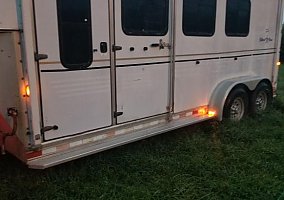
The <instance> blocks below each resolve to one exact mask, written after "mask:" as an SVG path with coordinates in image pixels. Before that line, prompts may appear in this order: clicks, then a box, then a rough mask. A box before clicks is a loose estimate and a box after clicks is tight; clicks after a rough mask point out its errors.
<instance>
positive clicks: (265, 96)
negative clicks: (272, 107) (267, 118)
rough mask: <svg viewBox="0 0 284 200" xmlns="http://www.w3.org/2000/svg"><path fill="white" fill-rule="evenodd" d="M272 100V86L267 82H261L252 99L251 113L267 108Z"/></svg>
mask: <svg viewBox="0 0 284 200" xmlns="http://www.w3.org/2000/svg"><path fill="white" fill-rule="evenodd" d="M271 101H272V91H271V87H270V86H269V85H268V84H267V83H264V82H262V83H260V84H259V85H258V86H257V87H256V89H255V90H254V91H253V93H252V95H251V100H250V107H251V113H252V114H257V113H261V112H263V111H265V110H266V108H267V107H268V105H269V104H270V103H271Z"/></svg>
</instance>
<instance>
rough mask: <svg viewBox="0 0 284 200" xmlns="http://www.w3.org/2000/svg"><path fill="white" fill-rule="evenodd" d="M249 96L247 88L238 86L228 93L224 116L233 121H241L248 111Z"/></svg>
mask: <svg viewBox="0 0 284 200" xmlns="http://www.w3.org/2000/svg"><path fill="white" fill-rule="evenodd" d="M248 105H249V97H248V93H247V92H246V90H244V89H243V88H236V89H234V90H233V91H231V92H230V94H229V95H228V97H227V99H226V102H225V105H224V110H223V116H224V118H227V119H229V120H231V121H240V120H241V119H243V117H244V116H246V115H247V113H248Z"/></svg>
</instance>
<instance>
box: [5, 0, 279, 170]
mask: <svg viewBox="0 0 284 200" xmlns="http://www.w3.org/2000/svg"><path fill="white" fill-rule="evenodd" d="M282 10H283V0H269V1H268V0H72V1H71V0H0V145H1V150H2V153H3V154H4V153H5V152H6V151H7V152H9V153H10V154H12V155H14V156H16V157H17V158H18V159H20V160H21V161H23V162H24V163H26V164H27V165H28V166H29V167H30V168H33V169H44V168H48V167H51V166H54V165H57V164H61V163H64V162H67V161H71V160H74V159H77V158H80V157H84V156H87V155H91V154H94V153H97V152H101V151H103V150H107V149H110V148H113V147H117V146H120V145H124V144H127V143H130V142H134V141H138V140H141V139H144V138H147V137H150V136H154V135H157V134H161V133H164V132H168V131H171V130H174V129H178V128H181V127H185V126H188V125H191V124H195V123H198V122H202V121H205V120H209V119H213V118H214V119H216V120H222V119H223V118H228V119H230V120H233V121H239V120H241V119H242V118H243V117H244V116H245V115H246V114H249V113H257V112H261V111H263V110H265V109H266V108H267V105H268V104H269V103H270V101H271V100H272V99H273V97H275V96H276V89H277V78H278V77H277V76H278V69H279V66H280V62H279V52H280V43H281V42H280V40H281V28H282V18H283V15H282Z"/></svg>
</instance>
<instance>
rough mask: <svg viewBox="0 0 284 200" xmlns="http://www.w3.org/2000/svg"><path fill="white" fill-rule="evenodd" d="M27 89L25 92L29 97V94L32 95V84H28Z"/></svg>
mask: <svg viewBox="0 0 284 200" xmlns="http://www.w3.org/2000/svg"><path fill="white" fill-rule="evenodd" d="M25 90H26V91H25V92H26V96H27V97H29V96H30V95H31V90H30V86H28V85H27V86H26V88H25Z"/></svg>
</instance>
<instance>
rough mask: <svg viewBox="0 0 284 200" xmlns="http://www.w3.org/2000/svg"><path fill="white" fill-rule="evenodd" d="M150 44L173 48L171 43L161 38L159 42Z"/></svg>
mask: <svg viewBox="0 0 284 200" xmlns="http://www.w3.org/2000/svg"><path fill="white" fill-rule="evenodd" d="M150 46H151V47H159V49H164V48H165V47H167V48H168V49H171V44H170V43H166V42H164V41H163V40H162V39H160V41H159V43H153V44H151V45H150Z"/></svg>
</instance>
